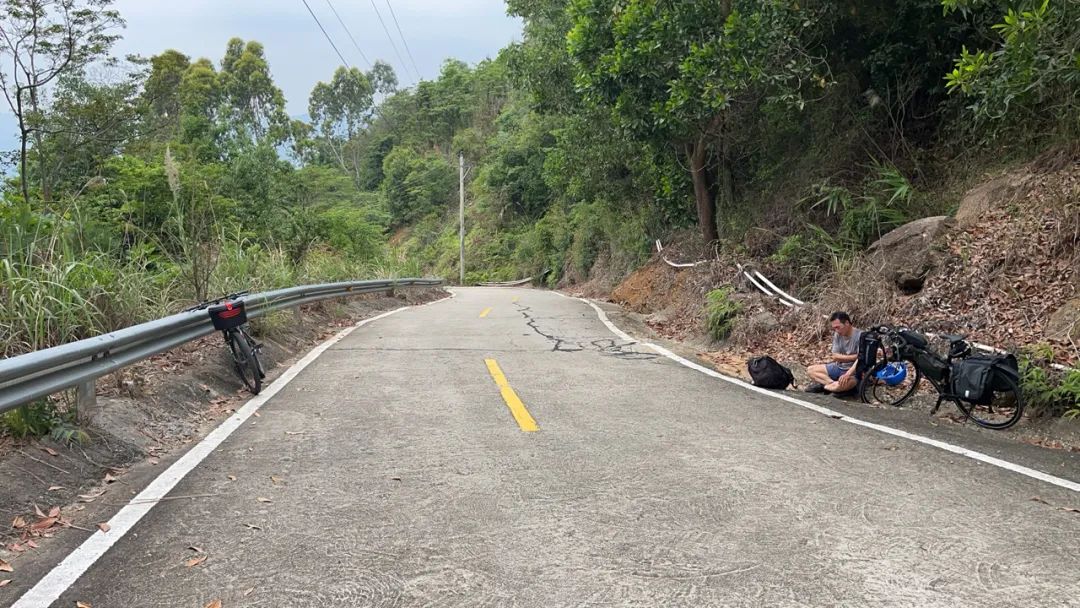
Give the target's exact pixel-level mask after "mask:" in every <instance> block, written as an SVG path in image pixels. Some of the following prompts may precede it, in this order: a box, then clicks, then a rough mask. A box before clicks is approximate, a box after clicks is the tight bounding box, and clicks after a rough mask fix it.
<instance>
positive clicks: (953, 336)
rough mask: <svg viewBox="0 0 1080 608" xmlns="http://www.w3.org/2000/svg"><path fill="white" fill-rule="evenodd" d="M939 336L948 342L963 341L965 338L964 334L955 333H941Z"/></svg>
mask: <svg viewBox="0 0 1080 608" xmlns="http://www.w3.org/2000/svg"><path fill="white" fill-rule="evenodd" d="M941 337H942V338H945V339H946V340H948V341H949V344H956V343H957V342H963V341H964V340H966V338H964V336H958V335H956V334H941Z"/></svg>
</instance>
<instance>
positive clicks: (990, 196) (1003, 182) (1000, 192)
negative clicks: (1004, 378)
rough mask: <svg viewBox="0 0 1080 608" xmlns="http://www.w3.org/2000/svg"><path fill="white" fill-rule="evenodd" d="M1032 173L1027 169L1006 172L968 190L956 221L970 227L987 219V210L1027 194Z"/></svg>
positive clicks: (961, 225) (962, 226) (961, 200)
mask: <svg viewBox="0 0 1080 608" xmlns="http://www.w3.org/2000/svg"><path fill="white" fill-rule="evenodd" d="M1030 184H1031V174H1030V173H1028V172H1027V171H1017V172H1013V173H1006V174H1005V175H1002V176H1001V177H997V178H994V179H992V180H990V181H988V182H983V183H982V184H979V185H978V186H976V187H974V188H972V189H971V190H968V192H967V194H965V195H964V198H962V199H960V207H959V208H958V209H957V210H956V221H957V223H958V224H959V225H960V227H961V228H969V227H971V226H973V225H975V224H977V223H978V222H980V221H981V220H983V219H985V217H986V214H987V212H989V211H991V210H993V209H999V208H1001V207H1004V206H1005V205H1008V204H1010V203H1012V202H1014V201H1016V200H1018V199H1019V198H1021V197H1023V196H1025V195H1026V194H1027V193H1028V192H1029V190H1030V189H1031V185H1030Z"/></svg>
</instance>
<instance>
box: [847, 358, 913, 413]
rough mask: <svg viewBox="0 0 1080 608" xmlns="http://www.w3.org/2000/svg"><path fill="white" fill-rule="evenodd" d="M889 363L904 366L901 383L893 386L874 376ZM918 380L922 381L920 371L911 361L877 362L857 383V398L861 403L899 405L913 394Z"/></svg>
mask: <svg viewBox="0 0 1080 608" xmlns="http://www.w3.org/2000/svg"><path fill="white" fill-rule="evenodd" d="M891 363H896V364H899V365H902V366H904V369H905V371H906V372H907V373H906V374H905V376H904V380H903V381H902V382H899V383H897V384H893V385H889V384H886V383H885V382H884V381H882V380H879V379H878V378H877V376H876V375H875V374H877V372H878V371H880V370H881V369H882V368H884V367H885V366H886V365H889V364H891ZM920 380H922V371H920V370H919V368H918V367H917V366H916V365H915V364H914V363H913V362H911V361H907V360H902V361H888V360H882V361H878V363H877V364H876V365H874V367H872V368H871V369H870V371H869V372H867V373H865V374H863V377H862V379H861V380H860V381H859V397H860V398H861V399H862V402H863V403H870V404H880V405H893V406H897V405H901V404H902V403H904V402H905V401H907V400H908V399H909V398H911V396H912V395H914V394H915V389H916V388H918V386H919V381H920Z"/></svg>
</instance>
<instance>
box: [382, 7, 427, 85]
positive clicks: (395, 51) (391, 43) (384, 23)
mask: <svg viewBox="0 0 1080 608" xmlns="http://www.w3.org/2000/svg"><path fill="white" fill-rule="evenodd" d="M371 8H373V9H375V16H376V17H378V18H379V23H381V24H382V29H383V32H385V33H386V39H387V40H389V41H390V46H391V47H393V49H394V54H395V55H397V58H398V61H399V62H400V63H401V67H403V68H405V72H406V75H408V74H407V73H408V71H409V64H407V63H405V60H404V59H402V58H401V52H400V51H398V48H397V45H396V44H394V37H393V36H391V35H390V30H389V28H387V27H386V22H385V21H383V18H382V13H380V12H379V7H377V6H375V0H371ZM416 78H417V80H419V79H420V74H417V75H416Z"/></svg>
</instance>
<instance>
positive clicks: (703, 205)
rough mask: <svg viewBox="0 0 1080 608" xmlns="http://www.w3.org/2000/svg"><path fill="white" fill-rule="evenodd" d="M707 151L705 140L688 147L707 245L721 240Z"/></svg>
mask: <svg viewBox="0 0 1080 608" xmlns="http://www.w3.org/2000/svg"><path fill="white" fill-rule="evenodd" d="M706 152H707V149H706V145H705V140H704V138H700V139H698V140H697V141H696V142H695V143H692V144H688V145H687V146H686V157H687V161H688V162H689V164H690V176H691V178H692V179H693V182H694V200H695V201H696V202H697V215H698V224H699V225H700V226H701V236H702V237H703V238H704V239H705V243H706V244H712V243H715V242H716V241H718V240H720V235H719V234H718V233H717V231H716V198H715V196H714V195H713V192H712V190H713V189H712V188H711V187H710V184H709V182H710V180H709V175H708V169H707V167H706V164H707V163H706V157H707V154H706Z"/></svg>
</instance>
